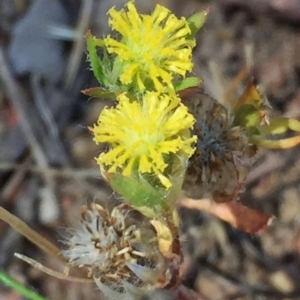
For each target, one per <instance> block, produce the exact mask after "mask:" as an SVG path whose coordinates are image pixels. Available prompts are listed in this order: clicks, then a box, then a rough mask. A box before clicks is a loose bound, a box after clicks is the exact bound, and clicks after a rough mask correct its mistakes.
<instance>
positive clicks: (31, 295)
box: [0, 270, 47, 300]
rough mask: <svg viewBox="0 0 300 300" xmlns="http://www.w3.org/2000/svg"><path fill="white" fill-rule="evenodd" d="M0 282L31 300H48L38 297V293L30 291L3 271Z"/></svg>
mask: <svg viewBox="0 0 300 300" xmlns="http://www.w3.org/2000/svg"><path fill="white" fill-rule="evenodd" d="M0 281H2V282H3V283H4V284H5V285H7V286H9V287H11V288H13V289H14V290H15V291H17V292H19V293H20V294H22V295H23V296H24V297H26V298H28V299H30V300H47V299H46V298H44V297H42V296H40V295H38V294H37V293H36V292H34V291H32V290H30V289H29V288H28V287H26V286H24V285H23V284H22V283H20V282H18V281H17V280H15V279H14V278H12V277H10V276H9V275H7V274H6V273H5V272H4V271H2V270H0Z"/></svg>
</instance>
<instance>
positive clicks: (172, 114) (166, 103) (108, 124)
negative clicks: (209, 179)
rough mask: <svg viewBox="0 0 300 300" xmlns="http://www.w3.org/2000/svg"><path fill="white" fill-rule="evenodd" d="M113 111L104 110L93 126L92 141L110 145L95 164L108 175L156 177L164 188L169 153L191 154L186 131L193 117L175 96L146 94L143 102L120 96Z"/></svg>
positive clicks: (167, 181) (192, 150)
mask: <svg viewBox="0 0 300 300" xmlns="http://www.w3.org/2000/svg"><path fill="white" fill-rule="evenodd" d="M118 100H119V103H118V105H117V106H116V107H115V108H107V107H105V108H104V109H103V111H102V112H101V114H100V116H99V119H98V124H97V125H95V126H94V128H93V133H94V141H95V142H96V143H102V142H107V143H109V145H110V148H109V150H108V151H107V152H106V153H102V154H101V155H100V156H99V158H98V159H97V162H98V164H99V165H100V166H103V165H105V166H107V167H109V169H108V172H111V173H116V172H117V171H118V172H119V171H120V172H122V174H123V175H124V176H130V175H131V173H132V170H136V171H138V172H140V173H149V174H155V175H156V176H157V177H158V178H159V180H160V182H161V183H162V185H163V186H165V187H166V188H169V187H170V186H171V182H170V180H169V179H168V177H167V174H165V173H164V171H165V170H166V167H167V166H168V158H170V154H171V153H176V154H178V153H179V152H180V153H181V154H180V155H184V156H185V157H186V156H188V157H189V156H191V155H192V154H193V152H194V148H193V147H192V143H193V142H195V140H196V137H191V136H190V133H189V129H190V128H192V126H193V124H194V121H195V120H194V117H193V116H192V115H191V114H189V113H188V110H187V108H186V107H185V106H184V105H183V104H181V103H180V99H179V98H177V97H170V96H169V95H166V94H159V93H157V92H147V93H146V94H145V96H144V98H143V101H141V102H139V101H131V100H130V99H129V98H128V97H127V95H126V94H125V93H123V94H121V95H119V97H118Z"/></svg>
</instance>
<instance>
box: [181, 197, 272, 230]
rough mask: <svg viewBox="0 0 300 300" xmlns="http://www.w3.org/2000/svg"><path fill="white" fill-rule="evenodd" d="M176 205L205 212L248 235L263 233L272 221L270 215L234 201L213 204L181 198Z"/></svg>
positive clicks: (202, 200)
mask: <svg viewBox="0 0 300 300" xmlns="http://www.w3.org/2000/svg"><path fill="white" fill-rule="evenodd" d="M178 204H179V206H183V207H187V208H190V209H197V210H201V211H207V212H209V213H211V214H213V215H215V216H216V217H218V218H220V219H221V220H223V221H226V222H228V223H229V224H231V225H232V226H233V227H235V228H237V229H240V230H243V231H246V232H249V233H259V232H263V231H264V230H265V229H266V228H267V227H268V225H269V224H270V223H271V221H272V219H273V216H272V215H271V214H267V213H264V212H261V211H259V210H256V209H252V208H249V207H247V206H244V205H242V204H241V203H238V202H236V201H231V202H225V203H215V202H214V201H212V200H210V199H199V200H194V199H191V198H188V197H182V198H181V199H179V201H178Z"/></svg>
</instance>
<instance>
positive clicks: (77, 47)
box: [64, 0, 94, 90]
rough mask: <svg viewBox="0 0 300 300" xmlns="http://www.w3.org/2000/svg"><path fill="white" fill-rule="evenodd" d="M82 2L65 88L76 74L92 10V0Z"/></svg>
mask: <svg viewBox="0 0 300 300" xmlns="http://www.w3.org/2000/svg"><path fill="white" fill-rule="evenodd" d="M82 3H83V4H82V7H81V13H80V16H79V22H78V25H77V28H76V37H77V39H76V41H75V44H74V46H73V49H72V51H71V54H70V58H69V61H68V65H67V70H66V73H65V82H64V87H65V89H66V90H67V89H69V88H70V87H71V86H72V84H73V82H74V78H75V76H76V74H77V71H78V68H79V65H80V62H81V57H82V53H83V50H84V45H85V37H84V35H85V33H86V31H87V29H88V26H89V22H90V17H91V14H92V11H93V3H94V1H93V0H84V1H82Z"/></svg>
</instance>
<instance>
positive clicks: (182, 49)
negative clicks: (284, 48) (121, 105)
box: [104, 1, 195, 92]
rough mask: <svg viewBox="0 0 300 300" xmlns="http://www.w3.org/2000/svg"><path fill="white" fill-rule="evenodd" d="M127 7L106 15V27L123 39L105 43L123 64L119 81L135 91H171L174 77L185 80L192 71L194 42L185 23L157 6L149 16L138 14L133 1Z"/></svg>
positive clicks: (110, 11) (108, 39) (111, 11)
mask: <svg viewBox="0 0 300 300" xmlns="http://www.w3.org/2000/svg"><path fill="white" fill-rule="evenodd" d="M126 7H127V9H126V10H125V9H121V10H120V11H116V9H115V8H114V7H113V8H111V9H110V10H109V12H108V14H109V15H110V20H109V24H110V25H111V27H112V28H113V29H114V30H116V31H118V32H119V33H120V34H121V35H122V39H121V41H117V40H115V39H113V38H112V37H111V36H108V37H106V38H105V39H104V43H105V46H106V47H107V50H108V52H109V53H115V54H116V55H117V57H118V59H119V60H120V62H121V64H122V70H121V75H120V81H121V82H122V83H123V84H126V85H130V84H131V83H132V82H134V83H135V84H136V85H137V87H138V91H144V90H146V89H148V90H149V89H151V90H157V91H159V92H163V91H165V89H166V87H169V88H171V89H172V88H173V84H172V79H173V75H174V74H179V75H181V76H185V74H186V72H187V71H190V70H191V69H192V67H193V63H192V61H191V55H192V48H193V47H194V46H195V40H194V39H192V38H188V36H189V35H190V34H191V30H190V28H189V26H188V22H187V21H186V19H185V18H183V17H182V18H181V19H178V18H176V16H175V15H173V14H172V13H171V12H170V11H169V10H168V9H166V8H165V7H163V6H160V5H156V7H155V9H154V11H153V13H152V14H151V15H143V14H138V12H137V10H136V8H135V6H134V3H133V2H132V1H130V2H128V3H127V5H126Z"/></svg>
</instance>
